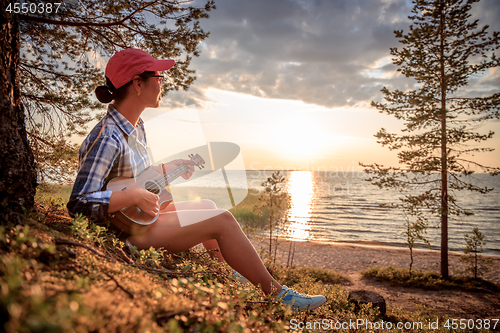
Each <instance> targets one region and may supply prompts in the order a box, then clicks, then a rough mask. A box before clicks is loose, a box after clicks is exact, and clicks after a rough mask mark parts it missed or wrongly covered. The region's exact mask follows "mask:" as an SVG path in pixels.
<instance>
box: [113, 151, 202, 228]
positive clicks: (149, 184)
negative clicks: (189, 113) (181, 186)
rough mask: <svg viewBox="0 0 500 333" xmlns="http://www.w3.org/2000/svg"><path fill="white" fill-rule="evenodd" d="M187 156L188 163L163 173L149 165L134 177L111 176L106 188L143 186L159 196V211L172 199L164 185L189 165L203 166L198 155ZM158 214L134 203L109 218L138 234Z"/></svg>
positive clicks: (115, 189)
mask: <svg viewBox="0 0 500 333" xmlns="http://www.w3.org/2000/svg"><path fill="white" fill-rule="evenodd" d="M189 158H190V159H191V162H190V163H185V164H181V165H179V166H178V167H176V168H175V169H173V170H172V171H169V172H167V173H166V174H163V175H162V174H160V173H158V172H156V171H155V170H153V168H152V167H149V168H147V169H146V170H144V171H143V172H141V174H140V175H139V176H137V177H136V178H127V177H117V178H113V179H112V180H110V181H109V182H108V184H107V185H106V190H111V191H125V190H130V189H133V188H144V189H146V190H148V191H149V192H152V193H154V194H156V195H158V196H159V197H160V198H159V200H158V204H159V206H160V209H159V211H161V210H162V209H164V208H165V207H167V206H168V205H169V204H170V202H172V200H173V197H172V194H171V193H170V192H169V191H168V190H167V188H166V187H167V186H168V185H169V184H170V183H172V182H173V181H174V180H175V179H177V178H178V177H179V176H180V175H182V174H183V173H185V172H186V171H187V170H188V169H189V166H190V165H194V166H197V167H199V168H200V170H201V169H202V168H203V167H204V166H203V164H204V163H205V161H204V160H203V158H202V157H201V156H200V155H198V154H196V155H194V156H193V154H191V155H189ZM159 215H160V213H159V212H158V213H157V214H156V215H155V216H151V215H149V214H147V213H145V212H143V211H142V210H141V209H140V208H139V207H137V206H135V205H134V206H128V207H124V208H122V209H120V210H119V211H117V212H114V213H112V214H110V215H109V220H110V222H111V223H113V224H114V225H115V226H117V227H118V228H120V229H121V230H123V231H125V232H126V233H128V234H131V235H140V234H143V233H145V232H146V231H148V230H149V228H150V227H151V225H152V224H153V223H155V222H156V220H157V219H158V216H159Z"/></svg>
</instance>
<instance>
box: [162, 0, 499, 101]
mask: <svg viewBox="0 0 500 333" xmlns="http://www.w3.org/2000/svg"><path fill="white" fill-rule="evenodd" d="M216 5H217V9H216V10H215V11H214V12H212V13H211V17H210V19H208V20H207V21H204V22H202V26H203V28H204V29H205V30H207V31H210V37H209V38H208V39H207V40H206V41H205V42H204V43H203V44H202V45H201V47H202V49H203V50H202V54H201V56H200V57H199V58H196V59H193V62H192V66H193V68H195V69H196V71H197V74H196V75H197V81H195V83H194V85H193V87H192V88H191V90H190V92H189V93H188V94H186V93H185V92H181V93H174V94H170V95H169V98H170V97H171V98H172V101H175V102H176V103H181V102H182V101H184V102H186V98H188V99H190V101H192V102H194V101H196V102H198V103H200V101H203V100H206V99H207V97H206V96H204V94H203V91H204V90H205V89H208V88H215V89H221V90H227V91H233V92H239V93H244V94H251V95H254V96H260V97H268V98H278V99H291V100H301V101H304V102H306V103H312V104H317V105H321V106H326V107H341V106H352V105H356V104H358V103H366V102H370V101H371V100H378V99H380V98H381V96H380V95H381V93H380V89H381V88H382V86H384V85H385V86H392V87H398V88H400V89H405V87H409V86H410V85H412V84H413V83H414V81H413V82H412V81H411V80H408V79H406V78H404V77H401V76H400V75H396V68H397V67H396V66H395V65H392V64H387V62H386V63H384V64H381V62H380V61H381V59H383V58H387V57H388V56H389V57H390V54H389V50H390V48H391V47H401V44H399V43H398V41H397V39H396V38H395V37H394V33H393V31H394V30H400V29H403V30H405V31H408V26H409V24H410V21H409V19H408V18H407V16H408V15H409V14H411V13H410V9H411V7H410V6H411V3H409V1H404V0H392V1H391V0H335V1H329V0H273V1H267V0H252V1H234V0H219V1H217V4H216ZM499 8H500V6H499V5H498V1H495V0H493V1H491V0H490V1H486V2H485V3H483V4H481V7H478V8H476V7H474V10H475V11H474V13H473V14H474V15H475V16H481V14H482V13H483V10H488V11H490V12H493V13H498V11H499ZM490 12H489V13H490ZM489 13H488V14H487V15H486V16H485V19H486V20H485V21H487V20H494V19H493V18H494V16H491V15H490V14H489ZM497 17H498V16H497ZM494 21H495V20H494ZM480 23H481V22H480ZM377 66H380V67H377ZM377 72H378V73H379V74H381V75H377V74H376V73H377ZM382 74H384V75H382Z"/></svg>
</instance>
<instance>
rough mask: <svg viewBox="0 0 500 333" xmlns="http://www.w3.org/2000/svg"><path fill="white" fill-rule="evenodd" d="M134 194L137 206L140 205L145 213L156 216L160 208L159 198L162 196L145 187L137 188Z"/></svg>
mask: <svg viewBox="0 0 500 333" xmlns="http://www.w3.org/2000/svg"><path fill="white" fill-rule="evenodd" d="M131 191H135V193H134V194H133V195H134V196H135V198H136V201H137V202H136V206H137V207H139V208H140V209H141V210H142V211H143V212H144V213H146V214H149V215H151V216H156V214H158V211H159V210H160V206H159V204H158V200H159V199H160V197H159V196H158V195H156V194H154V193H151V192H149V191H148V190H145V189H143V188H137V189H134V190H131Z"/></svg>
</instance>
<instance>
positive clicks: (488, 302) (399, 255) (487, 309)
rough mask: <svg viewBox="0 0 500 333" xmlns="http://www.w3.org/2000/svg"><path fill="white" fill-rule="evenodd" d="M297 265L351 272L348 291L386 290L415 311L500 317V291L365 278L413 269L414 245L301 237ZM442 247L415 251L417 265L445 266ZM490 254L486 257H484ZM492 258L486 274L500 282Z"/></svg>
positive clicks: (453, 258) (497, 261) (499, 267)
mask: <svg viewBox="0 0 500 333" xmlns="http://www.w3.org/2000/svg"><path fill="white" fill-rule="evenodd" d="M252 242H253V243H254V245H255V246H256V248H257V249H258V248H260V246H266V245H267V244H266V243H259V242H258V241H255V240H253V241H252ZM288 246H289V244H288V243H286V242H282V243H281V245H280V251H279V252H278V253H280V252H281V253H282V254H284V256H283V257H282V258H281V261H282V262H283V263H286V260H287V251H288ZM295 246H296V247H295V255H294V259H293V265H294V266H296V267H300V266H303V265H305V266H312V267H319V268H327V269H333V270H335V271H336V272H339V273H343V274H345V275H347V276H348V277H349V280H350V282H348V283H346V284H345V285H344V287H345V288H346V289H347V290H358V289H363V290H371V291H375V292H378V293H379V294H381V295H382V296H383V297H384V298H385V300H386V302H387V304H388V306H393V307H401V308H403V309H405V310H409V311H413V310H415V309H417V308H420V307H422V305H423V306H425V307H428V308H433V309H435V310H436V311H437V312H438V313H439V314H442V315H448V316H450V318H475V319H477V318H499V317H500V293H498V292H490V291H485V290H482V291H481V290H479V291H462V290H423V289H419V288H406V287H398V286H391V285H390V284H389V283H386V282H377V281H372V280H369V279H366V278H363V277H362V276H361V275H360V274H359V271H360V270H362V269H366V268H369V267H371V266H377V265H379V266H382V267H385V266H393V267H403V268H408V267H409V263H410V255H409V249H404V248H398V247H390V246H374V245H369V244H363V245H362V244H352V243H341V244H322V243H315V242H296V245H295ZM440 256H441V254H440V252H439V251H429V250H420V249H418V250H413V258H414V259H413V269H420V270H423V271H426V270H433V271H437V272H439V271H440ZM485 257H486V256H485ZM459 258H460V254H459V253H449V255H448V261H449V272H450V274H451V275H458V272H457V271H459V270H462V269H464V268H465V266H464V265H463V264H462V263H460V262H459ZM488 258H492V259H493V265H492V267H491V270H490V272H488V273H487V274H485V275H484V276H483V278H484V279H486V280H488V281H491V282H493V283H495V284H497V285H498V286H500V258H499V257H493V256H488Z"/></svg>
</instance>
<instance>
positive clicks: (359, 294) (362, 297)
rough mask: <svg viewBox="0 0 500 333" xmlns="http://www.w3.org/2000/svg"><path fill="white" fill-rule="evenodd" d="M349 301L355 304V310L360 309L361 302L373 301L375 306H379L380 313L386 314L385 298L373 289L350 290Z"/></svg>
mask: <svg viewBox="0 0 500 333" xmlns="http://www.w3.org/2000/svg"><path fill="white" fill-rule="evenodd" d="M347 299H348V300H349V302H351V303H354V304H355V309H354V311H359V309H360V305H361V304H368V303H372V304H373V306H374V307H377V308H379V311H380V315H381V316H383V315H385V312H386V309H387V308H386V304H385V299H384V297H382V295H380V294H377V293H376V292H373V291H367V290H353V291H351V292H349V297H348V298H347Z"/></svg>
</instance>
